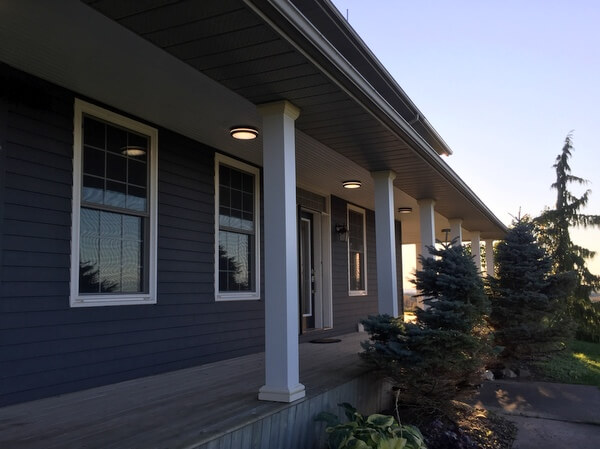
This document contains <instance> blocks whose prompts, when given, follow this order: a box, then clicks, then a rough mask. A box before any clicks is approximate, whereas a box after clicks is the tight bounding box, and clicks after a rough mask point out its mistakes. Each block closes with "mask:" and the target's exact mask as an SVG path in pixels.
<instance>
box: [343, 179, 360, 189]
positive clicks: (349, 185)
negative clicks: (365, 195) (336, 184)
mask: <svg viewBox="0 0 600 449" xmlns="http://www.w3.org/2000/svg"><path fill="white" fill-rule="evenodd" d="M342 185H343V186H344V188H345V189H358V188H360V186H362V183H361V182H360V181H357V180H355V179H354V180H349V181H344V182H342Z"/></svg>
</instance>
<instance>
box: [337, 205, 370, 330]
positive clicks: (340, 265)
mask: <svg viewBox="0 0 600 449" xmlns="http://www.w3.org/2000/svg"><path fill="white" fill-rule="evenodd" d="M347 204H348V203H347V202H346V201H344V200H342V199H340V198H337V197H331V221H332V223H333V225H335V224H336V223H337V224H339V223H346V217H347ZM365 218H366V223H367V229H366V231H367V293H368V294H367V295H366V296H349V295H348V245H347V243H346V242H340V241H339V240H338V238H337V235H336V234H335V231H334V233H333V236H332V239H331V240H332V248H331V256H332V257H331V260H332V287H333V328H334V329H333V331H334V333H335V334H338V335H339V334H344V333H347V332H355V331H356V330H357V326H358V323H359V321H360V320H361V319H362V318H366V317H367V315H369V314H371V315H372V314H376V313H377V260H376V254H375V212H373V211H371V210H368V209H367V210H366V217H365Z"/></svg>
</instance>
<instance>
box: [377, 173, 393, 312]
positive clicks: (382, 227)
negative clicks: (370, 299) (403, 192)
mask: <svg viewBox="0 0 600 449" xmlns="http://www.w3.org/2000/svg"><path fill="white" fill-rule="evenodd" d="M371 176H372V177H373V180H374V181H375V241H376V250H377V305H378V308H379V313H380V314H383V313H387V314H388V315H392V316H394V317H397V316H398V282H397V273H396V229H395V225H394V184H393V181H394V178H395V177H396V173H394V172H393V171H391V170H384V171H377V172H372V173H371Z"/></svg>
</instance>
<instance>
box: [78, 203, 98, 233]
mask: <svg viewBox="0 0 600 449" xmlns="http://www.w3.org/2000/svg"><path fill="white" fill-rule="evenodd" d="M79 228H80V229H79V230H80V233H81V236H82V237H98V236H99V235H100V212H99V211H97V210H94V209H87V208H85V207H82V208H81V224H80V226H79Z"/></svg>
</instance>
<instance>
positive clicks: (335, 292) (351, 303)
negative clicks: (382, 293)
mask: <svg viewBox="0 0 600 449" xmlns="http://www.w3.org/2000/svg"><path fill="white" fill-rule="evenodd" d="M347 205H348V202H347V201H345V200H343V199H341V198H338V197H335V196H332V197H331V223H332V230H331V242H332V243H331V244H332V248H331V255H332V299H333V329H329V330H326V331H313V332H310V333H308V334H305V335H302V336H301V337H300V341H301V342H305V341H310V340H311V339H314V338H315V337H321V336H334V335H342V334H346V333H349V332H355V331H356V330H357V327H358V323H359V322H360V320H361V319H363V318H366V317H367V316H368V315H375V314H377V313H378V307H377V260H376V259H377V257H376V252H375V212H374V211H372V210H369V209H365V213H366V217H365V218H366V224H367V229H366V231H367V293H368V294H367V295H366V296H350V295H349V294H348V244H347V243H346V242H340V241H339V239H338V236H337V234H336V232H335V225H336V224H347V223H346V221H347ZM358 206H360V205H358ZM395 232H396V275H397V279H398V311H399V313H400V314H402V313H403V301H402V298H403V294H402V224H401V223H400V222H399V221H398V222H396V226H395ZM365 338H366V337H365Z"/></svg>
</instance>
